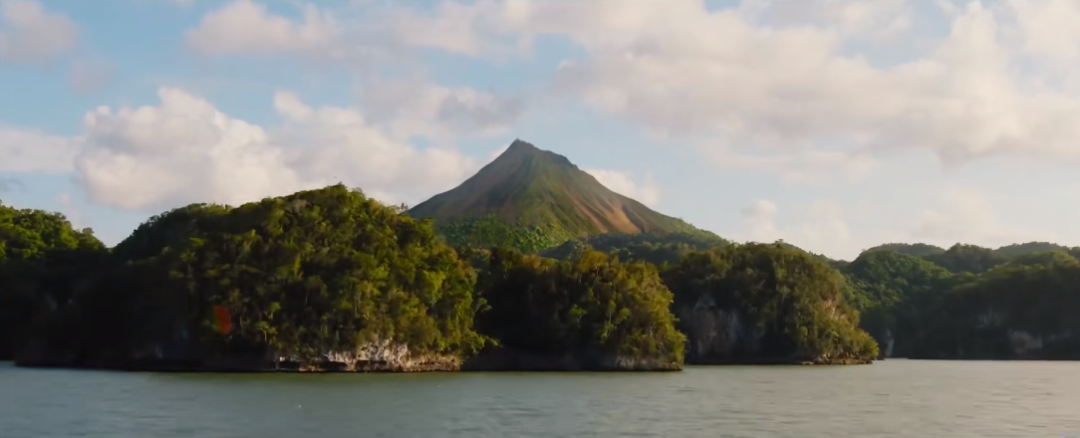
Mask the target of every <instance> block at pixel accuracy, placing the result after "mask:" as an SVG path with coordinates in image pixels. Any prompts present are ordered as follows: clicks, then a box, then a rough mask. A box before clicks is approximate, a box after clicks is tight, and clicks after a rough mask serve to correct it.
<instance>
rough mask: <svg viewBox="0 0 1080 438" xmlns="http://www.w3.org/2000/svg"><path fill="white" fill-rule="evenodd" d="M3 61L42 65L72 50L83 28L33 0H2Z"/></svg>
mask: <svg viewBox="0 0 1080 438" xmlns="http://www.w3.org/2000/svg"><path fill="white" fill-rule="evenodd" d="M0 23H3V25H4V26H3V28H4V30H3V31H0V60H3V61H4V62H8V63H12V64H41V63H45V62H48V61H51V60H53V59H55V58H57V57H58V56H60V55H63V54H64V53H66V52H68V51H69V50H71V49H72V48H73V47H75V44H76V43H77V42H78V33H79V29H78V27H77V26H76V25H75V23H73V22H72V21H71V20H69V19H68V18H67V17H65V16H63V15H60V14H54V13H50V12H48V11H46V10H45V8H42V7H41V5H40V4H38V3H37V2H35V1H30V0H7V1H4V2H0Z"/></svg>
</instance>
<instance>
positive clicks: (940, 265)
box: [0, 141, 1080, 369]
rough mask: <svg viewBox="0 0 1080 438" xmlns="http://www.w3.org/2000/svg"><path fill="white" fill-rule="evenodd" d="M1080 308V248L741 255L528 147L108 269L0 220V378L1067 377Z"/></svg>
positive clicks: (323, 198)
mask: <svg viewBox="0 0 1080 438" xmlns="http://www.w3.org/2000/svg"><path fill="white" fill-rule="evenodd" d="M1077 294H1080V247H1075V248H1068V247H1064V246H1061V245H1056V244H1052V243H1047V242H1029V243H1024V244H1017V245H1010V246H1005V247H1002V248H998V249H996V250H994V249H989V248H982V247H978V246H973V245H963V244H957V245H954V246H952V247H951V248H949V249H948V250H945V249H942V248H938V247H935V246H932V245H926V244H903V243H890V244H885V245H881V246H877V247H874V248H871V249H869V250H867V251H865V252H864V253H863V254H861V255H860V256H859V257H858V258H857V259H855V260H854V261H852V262H850V263H849V262H846V261H842V260H832V259H829V258H828V257H825V256H824V255H820V254H813V253H810V252H808V251H805V250H802V249H800V248H798V247H795V246H793V245H790V244H788V243H785V242H783V241H778V242H776V243H772V244H745V245H737V244H733V243H731V242H729V241H727V240H725V239H723V238H721V237H719V236H717V235H715V234H713V233H710V232H707V231H702V230H699V229H696V228H694V227H692V226H690V225H689V224H687V223H686V222H684V221H682V220H680V219H677V218H673V217H669V216H665V215H662V214H660V213H657V212H655V211H653V210H651V209H649V208H647V207H645V206H644V205H642V204H640V203H638V202H637V201H634V200H632V199H629V198H627V197H625V196H622V195H619V194H617V193H614V192H612V191H610V190H608V189H607V188H605V187H604V186H603V185H601V184H600V183H599V182H598V181H597V180H596V179H595V178H594V177H592V176H591V175H589V174H588V173H585V172H583V171H581V170H580V169H578V168H577V167H576V166H574V165H573V164H572V163H570V161H569V160H567V159H566V157H563V156H560V155H556V154H554V153H551V152H548V151H542V150H539V149H537V148H535V147H534V146H532V145H530V144H528V143H524V142H521V141H516V142H514V144H513V145H511V146H510V148H509V149H508V150H507V151H506V152H505V153H504V154H502V155H501V156H500V157H499V158H497V159H496V160H495V161H493V162H492V163H490V164H488V165H487V166H485V167H484V168H483V169H482V170H481V171H480V172H479V173H477V174H476V175H475V176H473V177H472V178H469V179H468V180H466V181H465V182H464V183H462V184H461V186H459V187H457V188H455V189H454V190H451V191H448V192H446V193H442V194H439V195H437V196H435V197H433V198H431V199H430V200H428V201H426V202H424V203H421V204H419V205H417V206H416V207H414V208H413V209H411V210H407V211H406V209H405V208H404V206H400V207H390V206H385V205H383V204H380V203H378V202H376V201H374V200H371V199H368V198H367V197H365V196H364V195H363V193H362V192H360V191H359V190H349V189H347V188H345V187H343V186H341V185H337V186H331V187H326V188H323V189H320V190H310V191H304V192H299V193H295V194H293V195H290V196H285V197H278V198H268V199H264V200H262V201H259V202H253V203H249V204H245V205H242V206H239V207H230V206H224V205H213V204H193V205H189V206H186V207H182V208H177V209H174V210H172V211H168V212H165V213H163V214H161V215H158V216H154V217H152V218H150V219H149V220H148V221H146V222H145V223H143V224H142V225H140V226H139V227H138V228H137V229H136V230H134V231H133V232H132V234H131V235H130V236H129V237H128V238H127V239H125V240H124V241H123V242H120V243H119V244H118V245H117V246H116V247H115V248H112V249H107V248H105V247H104V246H103V245H102V244H101V242H99V241H98V240H97V239H96V238H95V237H94V236H93V233H92V231H91V230H89V229H87V230H82V231H78V230H75V229H73V228H72V226H71V224H70V223H69V222H68V221H67V220H66V219H65V218H64V217H63V216H62V215H60V214H57V213H48V212H44V211H39V210H18V209H15V208H12V207H9V206H6V205H4V204H2V203H0V359H4V358H11V357H12V356H18V357H20V358H21V359H22V360H21V361H20V362H21V363H30V364H66V365H82V366H108V367H118V366H126V365H130V364H131V363H132V362H135V363H142V362H146V361H151V362H153V361H158V362H169V363H174V364H179V365H177V366H179V367H181V368H185V367H187V368H198V367H199V364H202V363H206V362H208V361H220V360H232V359H236V360H240V361H248V363H261V364H263V365H265V364H268V363H269V364H270V365H269V366H276V365H280V363H278V362H279V361H281V360H284V361H287V362H289V363H290V364H308V365H311V364H315V366H322V365H325V364H326V363H329V362H334V363H340V362H343V361H353V360H355V361H356V362H354V363H360V362H365V363H368V362H372V361H374V362H387V361H397V364H398V365H395V366H390V367H387V368H384V369H406V368H409V367H412V366H413V365H415V364H416V363H420V362H423V361H427V362H423V363H425V364H433V363H435V364H436V365H433V367H435V368H439V367H441V368H439V369H453V367H454V366H456V365H461V364H469V363H471V364H474V365H476V367H478V368H479V369H514V368H520V367H522V366H524V365H522V363H523V362H522V361H525V362H527V361H530V360H532V361H535V360H540V361H541V362H543V361H548V362H547V365H544V366H540V368H545V367H546V368H552V369H582V368H584V369H678V368H680V367H681V364H682V363H683V360H684V351H685V360H686V361H687V362H690V363H712V362H753V361H775V362H803V361H809V362H817V363H851V362H856V363H858V362H865V361H866V360H868V359H869V358H871V357H875V356H878V355H879V354H881V355H884V356H889V357H895V356H911V357H934V358H1080V325H1078V324H1080V323H1078V319H1080V312H1077V309H1080V301H1078V300H1080V298H1078V297H1077ZM680 331H681V332H682V333H680ZM684 334H685V335H684ZM403 349H406V350H407V354H405V355H404V356H403V354H402V353H401V352H402V351H403ZM395 352H396V353H395ZM406 356H408V357H406ZM508 357H510V358H511V359H507V358H508ZM515 357H516V358H515ZM526 357H528V358H530V359H525V358H526ZM507 360H509V362H507ZM500 361H502V362H500ZM515 361H516V362H515ZM320 363H321V364H322V365H319V364H320ZM513 363H516V365H514V364H513ZM448 364H449V365H448ZM263 365H257V366H255V367H256V368H257V367H259V366H263ZM425 366H426V365H425ZM463 366H467V365H463ZM241 368H243V367H241ZM435 368H432V367H427V368H423V367H420V368H416V367H413V368H410V369H435Z"/></svg>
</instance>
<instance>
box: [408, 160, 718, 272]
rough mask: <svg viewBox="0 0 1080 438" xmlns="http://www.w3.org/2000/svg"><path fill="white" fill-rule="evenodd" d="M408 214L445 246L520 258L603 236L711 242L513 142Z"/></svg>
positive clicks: (579, 172) (571, 167)
mask: <svg viewBox="0 0 1080 438" xmlns="http://www.w3.org/2000/svg"><path fill="white" fill-rule="evenodd" d="M409 214H410V215H412V216H413V217H416V218H432V219H434V220H435V226H436V230H437V231H438V232H439V234H441V235H443V236H444V237H445V238H446V241H447V243H449V244H451V245H455V246H461V245H476V246H483V247H490V246H504V247H508V248H514V249H517V250H519V251H523V252H526V253H537V252H539V251H541V250H544V249H548V248H553V247H556V246H559V245H560V244H562V243H564V242H566V241H568V240H571V239H574V238H578V237H587V236H593V235H599V234H605V233H627V234H638V233H646V232H660V233H685V234H711V233H707V232H704V231H701V230H698V229H696V228H694V227H693V226H691V225H690V224H687V223H686V222H684V221H682V220H681V219H677V218H673V217H669V216H665V215H662V214H660V213H657V212H655V211H653V210H651V209H649V208H648V207H646V206H644V205H642V204H641V203H640V202H637V201H635V200H633V199H630V198H627V197H625V196H622V195H620V194H618V193H615V192H612V191H611V190H609V189H608V188H606V187H604V186H603V185H601V184H600V183H599V182H598V181H597V180H596V178H594V177H593V176H592V175H589V174H588V173H586V172H584V171H582V170H580V169H578V167H577V166H575V165H574V164H573V163H571V162H570V160H568V159H567V158H566V157H564V156H562V155H557V154H555V153H552V152H549V151H544V150H540V149H537V148H536V147H535V146H533V145H531V144H528V143H525V142H523V141H520V140H517V141H515V142H514V143H513V144H511V145H510V147H509V148H508V149H507V150H506V152H504V153H503V154H502V155H500V156H499V157H498V158H497V159H495V161H493V162H491V163H490V164H488V165H487V166H484V168H483V169H480V171H479V172H478V173H477V174H476V175H474V176H472V177H471V178H469V179H468V180H466V181H465V182H463V183H462V184H461V185H460V186H458V187H457V188H455V189H453V190H450V191H448V192H445V193H441V194H438V195H435V196H434V197H432V198H431V199H429V200H427V201H424V202H422V203H420V204H418V205H416V206H415V207H413V208H412V209H411V210H409Z"/></svg>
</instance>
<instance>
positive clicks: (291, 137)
mask: <svg viewBox="0 0 1080 438" xmlns="http://www.w3.org/2000/svg"><path fill="white" fill-rule="evenodd" d="M274 106H275V108H276V109H277V111H278V113H279V114H281V115H282V116H283V117H284V118H286V119H287V120H288V121H289V124H287V125H286V127H285V128H283V129H281V130H280V132H277V133H275V144H278V145H279V146H281V147H282V148H283V149H284V150H287V151H289V153H290V154H291V155H290V156H291V157H292V158H291V163H292V166H293V167H294V168H295V169H297V171H299V172H301V173H302V174H304V175H311V176H312V177H318V176H321V177H322V178H334V179H338V180H340V181H345V182H347V183H349V184H353V185H358V186H359V187H361V188H364V189H368V190H373V192H371V193H376V192H383V193H385V194H384V195H383V196H385V197H387V198H392V199H381V200H383V201H386V202H393V203H398V202H409V203H411V202H416V201H419V200H422V197H423V196H426V195H430V193H431V192H433V191H436V190H439V189H447V188H449V187H450V186H452V185H453V184H454V183H457V182H460V181H462V180H464V179H465V177H467V176H468V175H469V174H470V173H471V172H473V171H475V170H476V169H477V163H476V162H475V161H474V160H472V159H470V158H467V157H465V156H463V155H461V154H460V153H458V152H457V151H455V150H453V149H449V148H427V149H416V148H413V147H412V146H410V145H409V144H408V143H406V142H403V141H400V140H398V139H395V138H394V137H392V136H390V135H387V134H386V133H384V132H383V131H381V130H379V129H377V128H376V127H373V126H372V125H370V124H369V123H368V122H367V120H366V119H365V117H364V115H363V114H362V113H361V111H360V110H358V109H355V108H340V107H332V106H325V107H320V108H312V107H310V106H308V105H306V104H304V103H303V102H301V101H300V100H299V99H298V98H297V97H296V96H295V95H293V94H291V93H287V92H279V93H277V94H276V95H275V97H274ZM391 193H392V195H391Z"/></svg>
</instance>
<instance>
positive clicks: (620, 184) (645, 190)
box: [583, 169, 660, 207]
mask: <svg viewBox="0 0 1080 438" xmlns="http://www.w3.org/2000/svg"><path fill="white" fill-rule="evenodd" d="M583 170H584V171H585V172H588V173H589V174H590V175H592V176H593V177H594V178H596V180H597V181H600V184H603V185H604V187H607V188H608V189H611V191H613V192H615V193H618V194H620V195H623V196H626V197H628V198H631V199H634V200H636V201H638V202H640V203H642V204H645V205H647V206H649V207H654V206H656V204H657V203H659V202H660V188H659V187H657V185H656V181H654V180H653V177H652V175H651V174H646V175H645V177H644V178H643V180H642V181H635V180H634V179H633V178H632V176H631V175H630V174H628V173H626V172H619V171H616V170H604V169H583Z"/></svg>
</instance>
